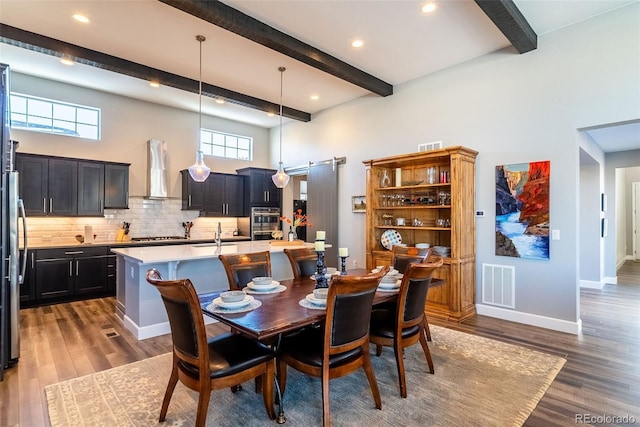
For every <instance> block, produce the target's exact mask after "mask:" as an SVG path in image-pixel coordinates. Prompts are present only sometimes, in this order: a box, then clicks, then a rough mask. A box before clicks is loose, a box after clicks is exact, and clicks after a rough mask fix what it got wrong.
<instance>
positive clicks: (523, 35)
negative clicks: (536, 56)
mask: <svg viewBox="0 0 640 427" xmlns="http://www.w3.org/2000/svg"><path fill="white" fill-rule="evenodd" d="M475 2H476V4H477V5H478V6H480V9H482V11H483V12H484V13H485V14H486V15H487V16H488V17H489V19H491V20H492V21H493V23H494V24H495V25H496V27H498V29H499V30H500V31H502V34H504V36H505V37H506V38H507V39H508V40H509V41H510V42H511V44H512V45H513V47H515V48H516V50H517V51H518V52H519V53H526V52H529V51H532V50H535V49H537V48H538V35H537V34H536V32H535V31H533V28H531V25H529V22H527V20H526V18H525V17H524V16H523V15H522V13H521V12H520V10H519V9H518V7H517V6H516V5H515V3H514V2H513V0H475Z"/></svg>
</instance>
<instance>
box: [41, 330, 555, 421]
mask: <svg viewBox="0 0 640 427" xmlns="http://www.w3.org/2000/svg"><path fill="white" fill-rule="evenodd" d="M431 331H432V336H433V342H432V343H430V348H431V353H432V356H433V361H434V364H435V374H434V375H431V374H430V373H429V371H428V366H427V363H426V361H425V357H424V354H423V353H422V348H421V347H420V345H414V346H412V347H410V348H408V349H406V352H405V367H406V373H407V390H408V397H407V398H406V399H403V398H401V397H400V390H399V386H398V378H397V372H396V364H395V359H394V356H393V351H392V349H390V348H384V349H383V352H382V355H381V356H380V357H376V356H375V354H374V353H373V348H372V360H373V363H374V369H375V375H376V378H377V381H378V386H379V388H380V393H381V397H382V410H377V409H375V406H374V402H373V397H372V395H371V390H370V388H369V386H368V383H367V380H366V377H365V375H364V373H363V372H355V373H353V374H352V375H349V376H346V377H342V378H338V379H334V380H331V383H330V399H331V422H332V424H333V425H335V426H367V427H372V426H375V427H381V426H398V425H401V426H462V425H464V426H483V427H484V426H519V425H522V424H523V423H524V422H525V421H526V419H527V418H528V416H529V415H530V414H531V412H532V411H533V409H534V408H535V407H536V405H537V404H538V402H539V400H540V399H541V398H542V396H543V395H544V393H545V391H546V389H547V388H548V386H549V385H550V384H551V382H552V381H553V379H554V378H555V376H556V375H557V373H558V372H559V371H560V369H561V368H562V366H563V364H564V362H565V360H564V359H562V358H559V357H556V356H552V355H548V354H544V353H540V352H536V351H532V350H528V349H525V348H523V347H519V346H514V345H510V344H505V343H501V342H498V341H495V340H491V339H487V338H483V337H478V336H474V335H470V334H465V333H462V332H457V331H453V330H450V329H445V328H441V327H437V326H431ZM170 367H171V355H170V354H169V353H167V354H164V355H161V356H156V357H152V358H150V359H145V360H142V361H139V362H135V363H131V364H128V365H124V366H120V367H117V368H113V369H109V370H107V371H103V372H98V373H95V374H91V375H87V376H84V377H80V378H76V379H72V380H69V381H64V382H61V383H57V384H53V385H50V386H47V387H46V389H45V391H46V395H47V401H48V405H49V418H50V420H51V425H52V426H53V427H57V426H74V427H77V426H92V427H94V426H109V427H113V426H136V427H138V426H153V425H158V415H159V413H160V405H161V403H162V398H163V395H164V391H165V387H166V385H167V380H168V378H169V373H170ZM288 374H289V375H288V378H287V389H286V394H285V398H284V409H285V416H286V418H287V421H286V424H285V425H288V426H304V427H308V426H318V425H321V424H322V403H321V402H322V394H321V386H320V380H319V379H316V378H310V377H307V376H305V375H302V374H300V373H298V372H296V371H294V370H293V369H291V368H289V370H288ZM196 402H197V393H195V392H192V391H191V390H189V389H187V388H186V387H184V386H183V385H182V384H180V383H178V386H177V387H176V390H175V392H174V395H173V399H172V400H171V404H170V405H169V411H168V414H167V420H166V422H165V423H164V425H166V426H191V425H194V424H195V408H196ZM276 411H277V407H276ZM274 424H275V421H271V420H269V419H268V417H267V414H266V412H265V410H264V406H263V403H262V396H261V395H259V394H256V393H255V392H254V386H253V382H247V383H245V384H244V385H243V389H242V390H241V391H239V392H237V393H235V394H233V393H231V391H230V390H229V389H223V390H216V391H214V392H213V393H212V397H211V401H210V405H209V414H208V417H207V426H216V427H218V426H233V427H237V426H266V425H274Z"/></svg>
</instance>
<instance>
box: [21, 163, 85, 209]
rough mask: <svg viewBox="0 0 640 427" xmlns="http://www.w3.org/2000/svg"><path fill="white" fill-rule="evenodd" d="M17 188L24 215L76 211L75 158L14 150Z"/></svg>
mask: <svg viewBox="0 0 640 427" xmlns="http://www.w3.org/2000/svg"><path fill="white" fill-rule="evenodd" d="M16 169H17V171H18V172H19V173H20V178H19V187H20V189H19V191H20V196H21V197H22V200H23V201H24V208H25V212H26V214H27V216H48V215H50V216H76V215H77V214H78V163H77V162H76V161H75V160H67V159H62V158H48V157H45V156H37V155H30V154H16Z"/></svg>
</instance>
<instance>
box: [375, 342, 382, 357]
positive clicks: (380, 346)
mask: <svg viewBox="0 0 640 427" xmlns="http://www.w3.org/2000/svg"><path fill="white" fill-rule="evenodd" d="M381 354H382V345H380V344H376V356H378V357H380V355H381Z"/></svg>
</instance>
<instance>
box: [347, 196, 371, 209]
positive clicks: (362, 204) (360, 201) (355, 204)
mask: <svg viewBox="0 0 640 427" xmlns="http://www.w3.org/2000/svg"><path fill="white" fill-rule="evenodd" d="M351 210H352V211H353V212H366V211H367V197H366V196H352V197H351Z"/></svg>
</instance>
